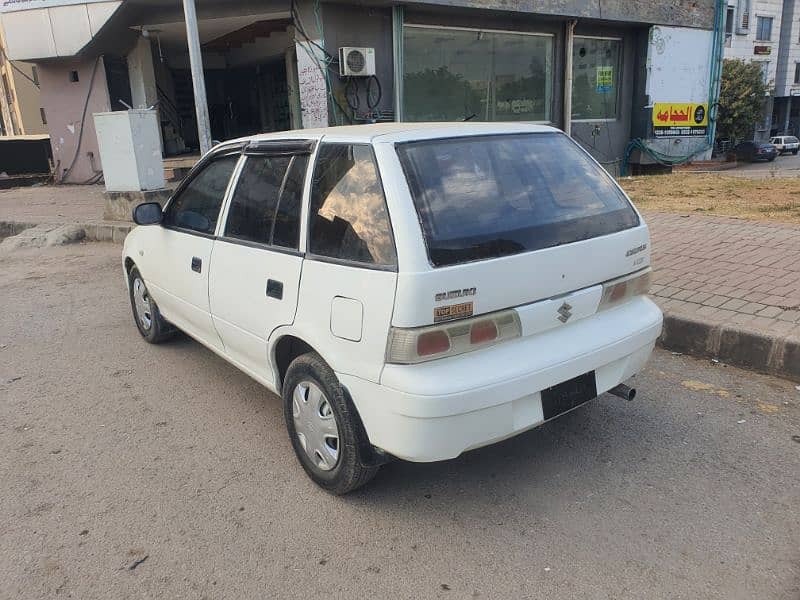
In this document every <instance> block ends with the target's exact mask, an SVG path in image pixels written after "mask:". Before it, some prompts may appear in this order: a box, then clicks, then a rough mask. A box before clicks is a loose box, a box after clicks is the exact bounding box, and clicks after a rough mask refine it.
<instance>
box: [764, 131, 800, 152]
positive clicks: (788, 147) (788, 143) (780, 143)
mask: <svg viewBox="0 0 800 600" xmlns="http://www.w3.org/2000/svg"><path fill="white" fill-rule="evenodd" d="M769 143H770V144H772V145H773V146H775V147H776V148H777V149H778V154H784V153H785V152H791V153H792V154H794V155H795V156H797V153H798V152H800V140H798V139H797V138H796V137H794V136H793V135H779V136H777V137H774V138H770V140H769Z"/></svg>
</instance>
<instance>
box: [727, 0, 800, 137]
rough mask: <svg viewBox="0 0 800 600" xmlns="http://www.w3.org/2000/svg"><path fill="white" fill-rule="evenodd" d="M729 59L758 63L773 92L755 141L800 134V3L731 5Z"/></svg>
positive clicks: (735, 1) (734, 1)
mask: <svg viewBox="0 0 800 600" xmlns="http://www.w3.org/2000/svg"><path fill="white" fill-rule="evenodd" d="M725 58H731V59H738V60H744V61H747V62H756V63H758V64H759V65H760V66H761V72H762V73H763V76H764V82H765V83H766V84H767V85H768V87H769V90H770V92H769V95H768V96H767V97H766V98H765V102H764V118H763V120H762V122H761V123H758V124H757V125H756V127H755V131H754V134H753V136H754V139H756V140H762V141H763V140H768V139H769V138H770V137H771V136H774V135H781V134H794V135H797V134H798V133H800V118H798V117H799V116H800V115H799V114H798V113H799V111H800V98H798V99H796V100H795V99H794V98H796V97H797V96H800V0H728V2H727V12H726V20H725Z"/></svg>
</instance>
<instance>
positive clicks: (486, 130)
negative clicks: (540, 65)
mask: <svg viewBox="0 0 800 600" xmlns="http://www.w3.org/2000/svg"><path fill="white" fill-rule="evenodd" d="M558 131H560V130H558V129H556V128H554V127H549V126H547V125H539V124H535V123H473V122H466V123H463V122H457V123H375V124H369V125H343V126H340V127H324V128H319V129H295V130H292V131H281V132H276V133H264V134H258V135H253V136H248V137H243V138H239V139H237V140H230V141H227V142H224V144H225V145H228V144H235V143H244V142H259V141H268V140H291V139H306V140H308V139H321V138H323V137H324V138H325V140H326V141H335V142H345V143H361V144H365V143H371V142H374V141H381V142H406V141H412V140H418V139H433V138H439V137H461V136H471V135H492V134H512V133H545V132H558Z"/></svg>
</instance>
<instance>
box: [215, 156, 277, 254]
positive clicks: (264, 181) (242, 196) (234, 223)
mask: <svg viewBox="0 0 800 600" xmlns="http://www.w3.org/2000/svg"><path fill="white" fill-rule="evenodd" d="M291 160H292V158H291V157H290V156H249V157H248V158H247V162H245V164H244V167H243V168H242V172H241V174H240V175H239V181H238V183H237V184H236V191H235V192H234V193H233V198H232V199H231V207H230V209H229V211H228V222H227V223H226V224H225V236H226V237H231V238H236V239H240V240H245V241H248V242H255V243H259V244H269V242H270V236H271V235H272V226H273V223H274V222H275V209H276V208H277V206H278V198H279V197H280V194H281V190H282V188H283V181H284V179H285V178H286V172H287V170H288V168H289V163H290V162H291Z"/></svg>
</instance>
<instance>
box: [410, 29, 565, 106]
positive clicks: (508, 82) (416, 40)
mask: <svg viewBox="0 0 800 600" xmlns="http://www.w3.org/2000/svg"><path fill="white" fill-rule="evenodd" d="M403 54H404V65H405V67H404V75H403V90H404V92H403V111H404V120H406V121H463V120H472V121H550V108H551V103H552V90H553V38H552V36H549V35H532V34H521V33H505V32H487V31H479V30H474V29H448V28H438V27H437V28H434V27H421V26H413V25H406V26H405V27H404V48H403Z"/></svg>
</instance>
